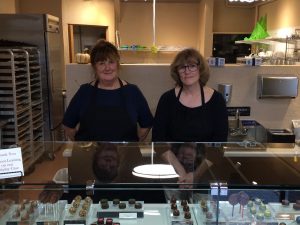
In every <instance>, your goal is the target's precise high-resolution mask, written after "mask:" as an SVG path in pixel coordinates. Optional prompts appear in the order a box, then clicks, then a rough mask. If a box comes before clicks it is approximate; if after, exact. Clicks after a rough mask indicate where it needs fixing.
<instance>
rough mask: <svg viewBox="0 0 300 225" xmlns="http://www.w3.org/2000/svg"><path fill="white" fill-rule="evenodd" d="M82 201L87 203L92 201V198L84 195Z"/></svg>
mask: <svg viewBox="0 0 300 225" xmlns="http://www.w3.org/2000/svg"><path fill="white" fill-rule="evenodd" d="M84 201H85V202H87V203H92V201H93V200H92V198H91V197H90V196H86V197H85V199H84Z"/></svg>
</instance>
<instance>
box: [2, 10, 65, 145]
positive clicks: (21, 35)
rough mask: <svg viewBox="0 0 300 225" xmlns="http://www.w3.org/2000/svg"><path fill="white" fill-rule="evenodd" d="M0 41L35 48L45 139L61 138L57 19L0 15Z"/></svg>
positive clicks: (59, 51)
mask: <svg viewBox="0 0 300 225" xmlns="http://www.w3.org/2000/svg"><path fill="white" fill-rule="evenodd" d="M0 21H1V26H0V39H3V40H10V41H18V42H24V43H28V44H31V45H34V46H37V47H38V49H39V51H40V57H41V78H42V89H43V109H44V117H43V118H44V134H45V137H44V138H45V140H53V141H55V140H61V139H62V138H63V134H62V129H61V121H62V117H63V112H64V109H63V96H62V89H63V87H62V68H63V65H62V55H63V53H62V51H63V48H62V45H61V43H62V37H61V34H60V21H59V18H57V17H54V16H51V15H48V14H0Z"/></svg>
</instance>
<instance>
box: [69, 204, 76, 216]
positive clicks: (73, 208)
mask: <svg viewBox="0 0 300 225" xmlns="http://www.w3.org/2000/svg"><path fill="white" fill-rule="evenodd" d="M76 210H77V208H75V207H73V206H72V207H70V208H69V213H70V214H72V215H74V214H75V213H76Z"/></svg>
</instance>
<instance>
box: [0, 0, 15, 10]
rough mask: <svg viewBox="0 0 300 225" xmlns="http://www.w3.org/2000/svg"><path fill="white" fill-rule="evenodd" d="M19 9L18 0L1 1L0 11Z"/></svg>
mask: <svg viewBox="0 0 300 225" xmlns="http://www.w3.org/2000/svg"><path fill="white" fill-rule="evenodd" d="M17 9H18V3H17V2H16V0H1V1H0V13H16V12H17Z"/></svg>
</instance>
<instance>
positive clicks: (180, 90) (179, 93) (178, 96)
mask: <svg viewBox="0 0 300 225" xmlns="http://www.w3.org/2000/svg"><path fill="white" fill-rule="evenodd" d="M181 92H182V87H180V89H179V92H178V95H177V99H178V101H179V98H180V95H181Z"/></svg>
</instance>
